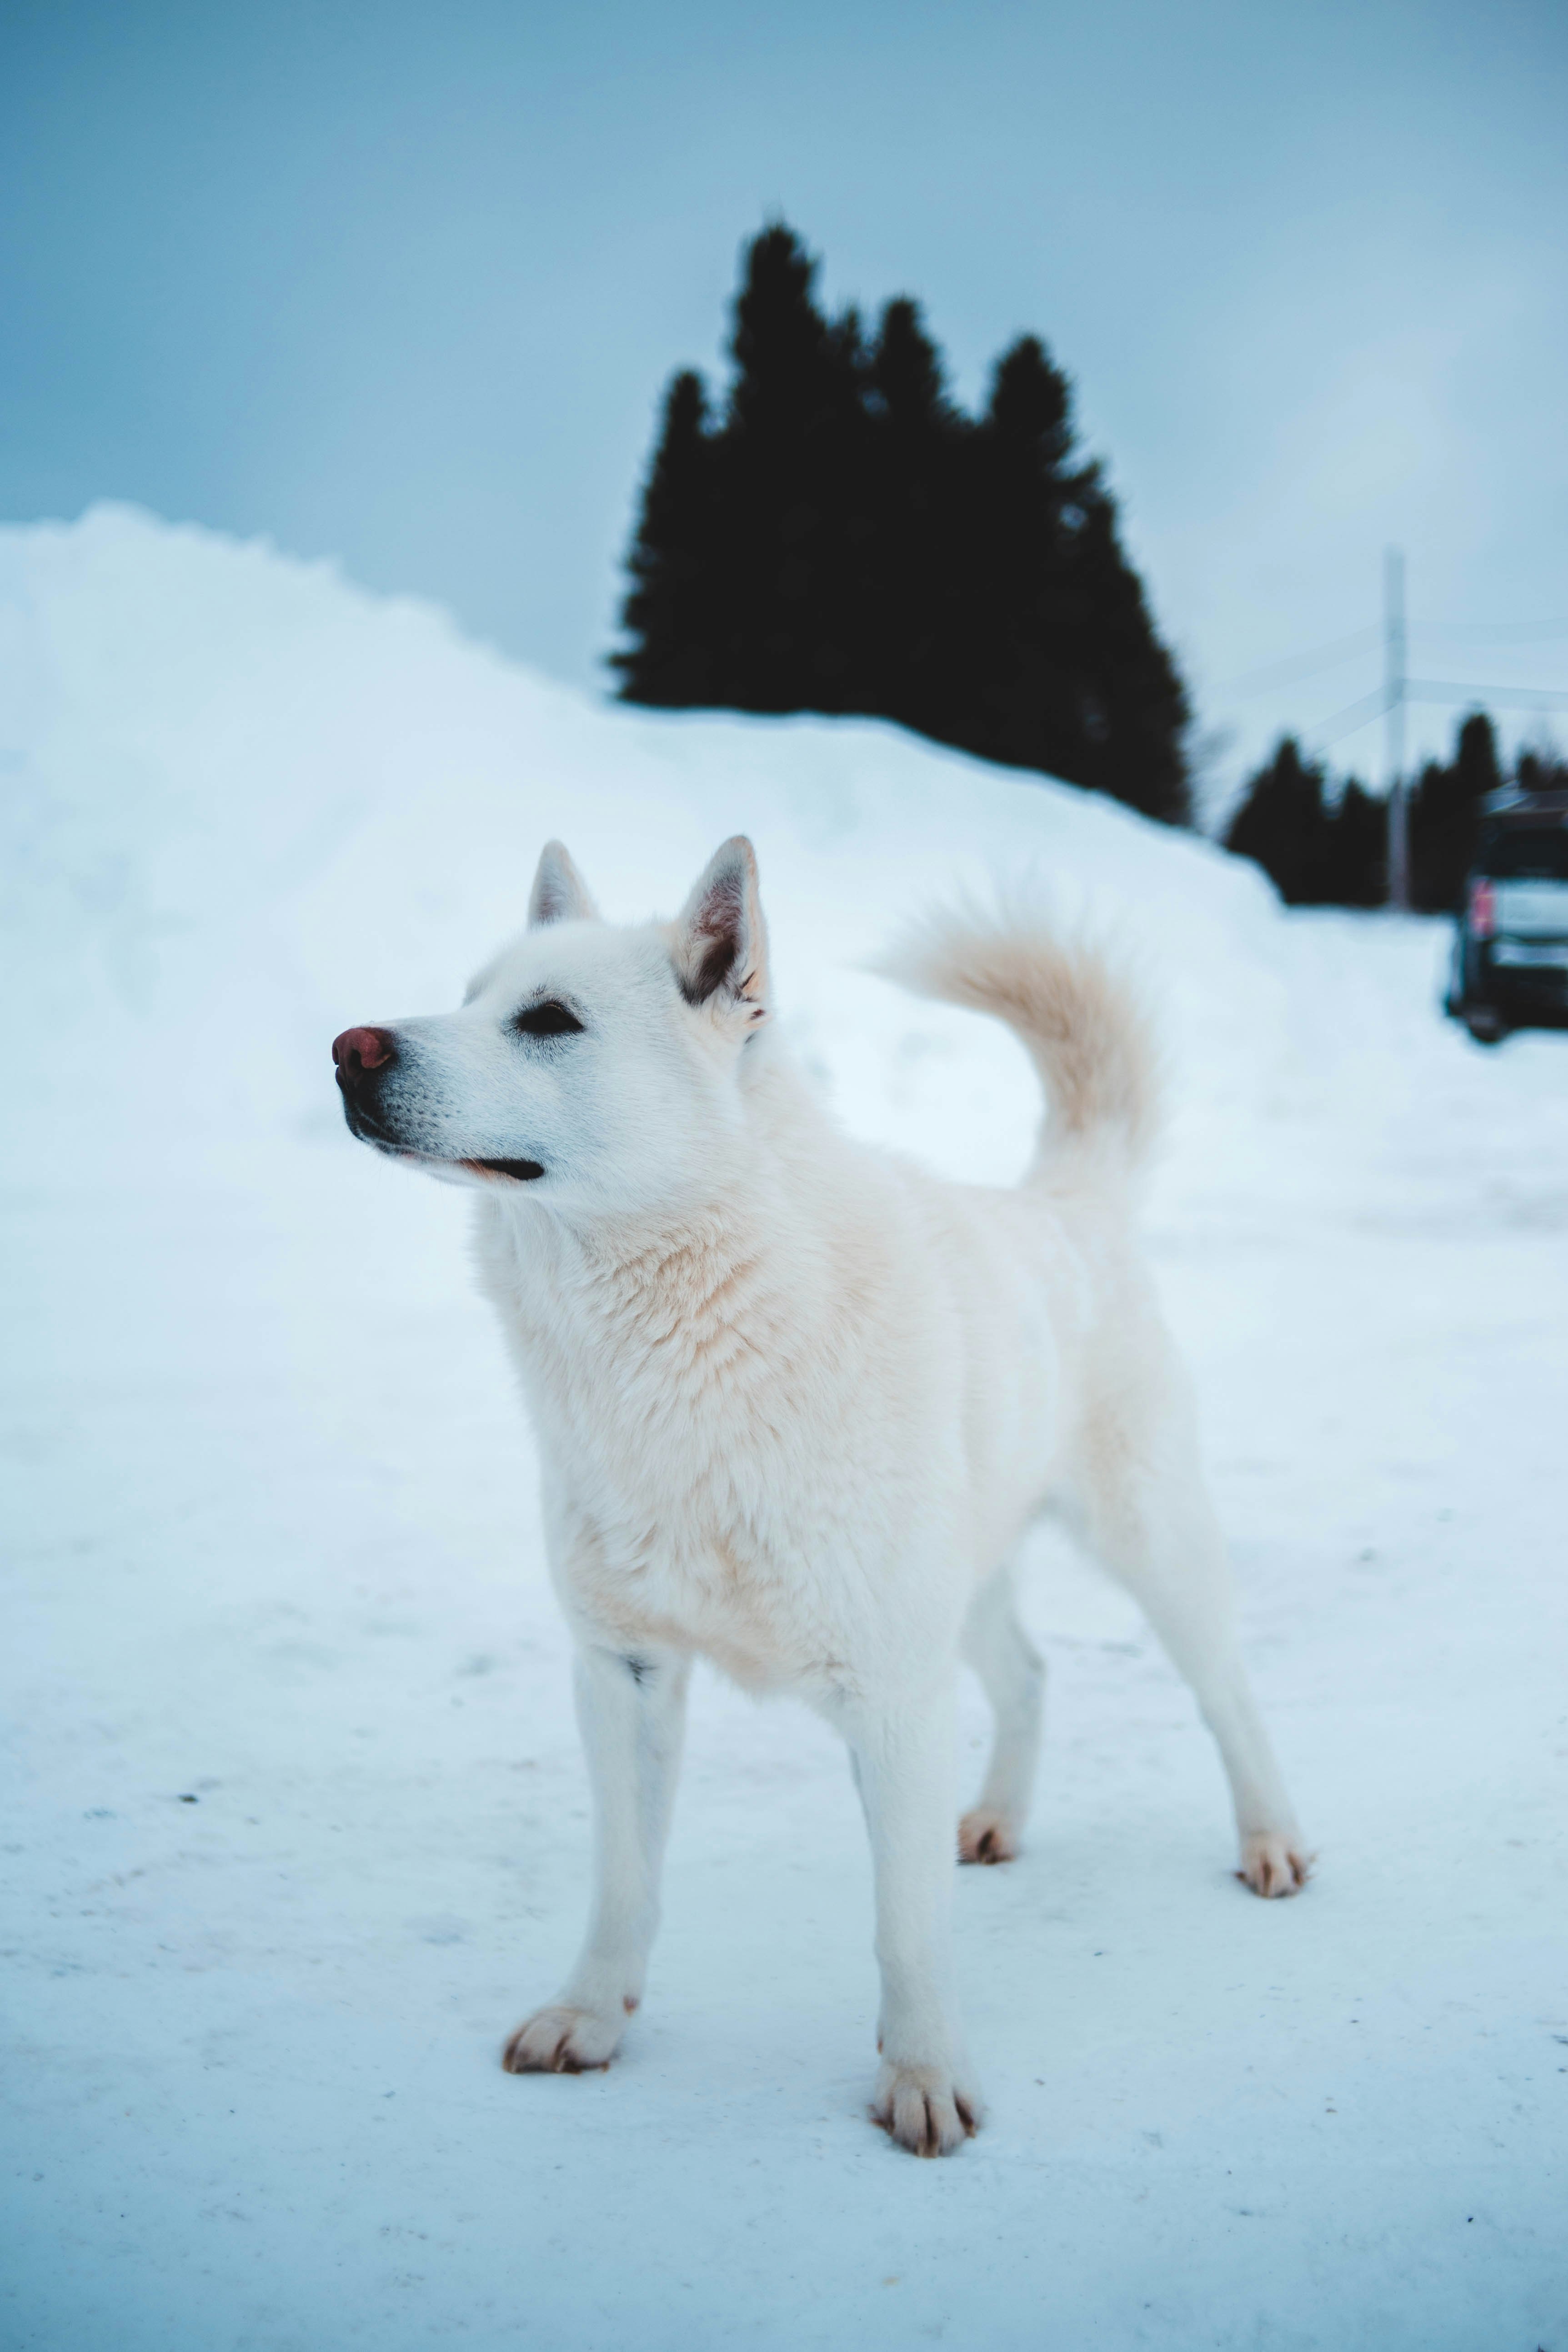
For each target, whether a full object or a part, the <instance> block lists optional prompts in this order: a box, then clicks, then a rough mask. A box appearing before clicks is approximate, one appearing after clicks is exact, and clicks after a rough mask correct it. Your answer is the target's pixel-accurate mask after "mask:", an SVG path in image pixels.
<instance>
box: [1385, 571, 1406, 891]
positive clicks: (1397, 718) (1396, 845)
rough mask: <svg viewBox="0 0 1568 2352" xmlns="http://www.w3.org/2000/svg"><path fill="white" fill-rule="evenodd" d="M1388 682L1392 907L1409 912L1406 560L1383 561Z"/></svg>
mask: <svg viewBox="0 0 1568 2352" xmlns="http://www.w3.org/2000/svg"><path fill="white" fill-rule="evenodd" d="M1383 649H1384V650H1383V683H1384V698H1385V708H1384V730H1385V734H1384V743H1385V751H1386V766H1387V769H1388V903H1389V905H1390V906H1391V907H1392V908H1394V912H1395V913H1396V914H1400V915H1407V914H1408V913H1409V912H1410V811H1409V805H1408V803H1407V801H1406V799H1405V555H1404V551H1403V550H1402V549H1400V548H1397V547H1391V548H1388V549H1387V550H1385V551H1384V559H1383Z"/></svg>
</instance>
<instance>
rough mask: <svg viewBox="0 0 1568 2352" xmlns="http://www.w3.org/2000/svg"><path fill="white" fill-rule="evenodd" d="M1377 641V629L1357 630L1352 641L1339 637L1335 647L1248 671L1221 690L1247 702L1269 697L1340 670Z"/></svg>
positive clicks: (1328, 647) (1348, 638)
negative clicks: (1270, 693)
mask: <svg viewBox="0 0 1568 2352" xmlns="http://www.w3.org/2000/svg"><path fill="white" fill-rule="evenodd" d="M1377 638H1378V632H1377V629H1376V628H1375V627H1371V628H1365V629H1357V630H1355V631H1354V632H1353V634H1352V635H1350V636H1348V637H1336V638H1335V639H1334V641H1333V643H1332V645H1328V646H1319V647H1318V648H1317V651H1316V652H1315V653H1310V654H1288V655H1287V656H1286V657H1285V659H1284V660H1283V661H1277V662H1268V663H1267V664H1266V665H1265V667H1263V668H1262V669H1251V670H1248V671H1247V673H1246V675H1245V676H1244V677H1238V678H1236V679H1235V680H1233V682H1232V683H1231V684H1230V685H1229V686H1225V687H1221V688H1220V692H1221V693H1222V694H1228V695H1230V696H1232V697H1234V698H1237V699H1238V700H1242V701H1245V700H1246V698H1247V696H1248V695H1250V694H1266V693H1267V692H1268V688H1270V687H1271V686H1293V685H1294V684H1295V682H1296V680H1297V679H1298V678H1302V677H1312V676H1313V675H1314V674H1315V673H1316V672H1317V671H1318V670H1322V669H1336V668H1337V667H1339V665H1340V663H1341V662H1342V661H1349V659H1350V657H1351V656H1352V654H1359V653H1363V652H1365V650H1366V649H1367V647H1368V646H1374V645H1375V644H1376V643H1377Z"/></svg>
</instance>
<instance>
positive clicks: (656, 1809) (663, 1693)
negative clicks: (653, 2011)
mask: <svg viewBox="0 0 1568 2352" xmlns="http://www.w3.org/2000/svg"><path fill="white" fill-rule="evenodd" d="M689 1673H690V1664H689V1660H688V1659H686V1658H683V1657H680V1656H679V1655H678V1654H675V1653H674V1652H659V1653H651V1654H650V1653H646V1652H645V1653H639V1654H637V1656H635V1657H626V1656H622V1655H619V1654H616V1652H614V1651H611V1650H603V1649H597V1648H594V1647H584V1648H583V1649H580V1650H579V1651H578V1653H577V1667H576V1690H577V1720H578V1723H579V1725H580V1726H581V1728H582V1733H583V1745H584V1748H585V1750H586V1751H587V1758H588V1773H589V1778H590V1780H592V1782H593V1790H594V1906H593V1910H592V1912H591V1914H590V1916H589V1919H588V1932H587V1934H586V1936H585V1937H584V1942H583V1948H582V1951H581V1952H580V1953H579V1955H578V1958H577V1964H576V1966H575V1967H574V1969H573V1971H572V1973H571V1975H570V1976H569V1977H568V1979H567V1980H566V1982H565V1984H564V1986H563V1988H562V1990H561V1991H560V1992H559V1993H557V1995H556V1997H555V1999H554V2000H552V2002H551V2003H550V2005H549V2007H548V2008H546V2009H541V2010H536V2011H535V2012H534V2014H533V2015H532V2016H531V2017H530V2018H528V2019H527V2020H525V2021H524V2022H523V2023H522V2024H521V2025H520V2026H519V2027H518V2029H517V2032H515V2033H514V2034H513V2035H512V2037H511V2040H510V2042H508V2043H507V2045H506V2050H505V2052H504V2053H503V2055H502V2059H501V2063H502V2064H503V2065H504V2066H505V2068H506V2070H507V2072H508V2073H509V2074H582V2073H583V2072H584V2070H585V2069H588V2068H591V2067H595V2066H607V2065H608V2064H609V2063H610V2060H611V2058H612V2057H613V2056H614V2055H615V2050H616V2043H617V2042H619V2040H620V2038H621V2035H622V2033H623V2032H625V2031H626V2020H627V2018H628V2017H629V2016H630V2015H631V2013H632V2011H634V2010H635V2009H636V2008H637V2004H638V2002H639V2001H640V2000H641V1999H642V1992H643V1984H644V1980H645V1979H646V1977H647V1963H648V1955H649V1953H650V1952H651V1950H652V1948H653V1939H654V1935H655V1932H656V1930H657V1928H658V1882H659V1873H660V1869H661V1867H662V1865H663V1862H664V1848H665V1841H666V1839H667V1838H668V1834H669V1817H670V1813H671V1811H672V1809H673V1807H674V1803H675V1784H676V1780H677V1777H678V1775H679V1769H680V1748H681V1740H682V1738H683V1735H684V1732H685V1725H686V1685H687V1683H688V1680H689Z"/></svg>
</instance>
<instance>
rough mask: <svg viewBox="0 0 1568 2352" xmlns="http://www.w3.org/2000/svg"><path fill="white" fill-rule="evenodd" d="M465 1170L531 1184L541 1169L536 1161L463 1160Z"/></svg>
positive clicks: (540, 1173)
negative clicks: (476, 1170) (475, 1170)
mask: <svg viewBox="0 0 1568 2352" xmlns="http://www.w3.org/2000/svg"><path fill="white" fill-rule="evenodd" d="M463 1165H464V1167H465V1168H482V1169H483V1170H484V1171H486V1173H487V1174H488V1175H490V1176H511V1177H514V1178H515V1179H516V1181H518V1183H520V1184H531V1183H532V1181H533V1180H534V1178H535V1177H536V1176H542V1175H543V1173H544V1171H543V1169H542V1167H541V1166H540V1164H539V1162H538V1160H464V1162H463Z"/></svg>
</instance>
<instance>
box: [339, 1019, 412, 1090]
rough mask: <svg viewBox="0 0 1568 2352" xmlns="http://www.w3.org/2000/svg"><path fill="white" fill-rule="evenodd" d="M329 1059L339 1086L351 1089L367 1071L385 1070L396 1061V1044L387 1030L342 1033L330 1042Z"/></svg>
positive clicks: (347, 1030)
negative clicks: (336, 1074) (344, 1085)
mask: <svg viewBox="0 0 1568 2352" xmlns="http://www.w3.org/2000/svg"><path fill="white" fill-rule="evenodd" d="M332 1059H333V1061H334V1062H335V1063H336V1064H337V1066H338V1084H339V1085H340V1086H342V1085H343V1084H344V1083H345V1082H347V1083H348V1084H350V1085H352V1084H353V1081H354V1079H355V1078H358V1077H360V1076H363V1074H364V1072H365V1071H367V1070H384V1069H385V1068H387V1066H389V1065H390V1064H391V1063H393V1062H395V1061H396V1059H397V1040H396V1038H395V1036H394V1035H393V1034H392V1032H391V1030H390V1029H345V1030H344V1031H343V1034H342V1036H341V1037H334V1038H333V1039H332Z"/></svg>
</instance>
